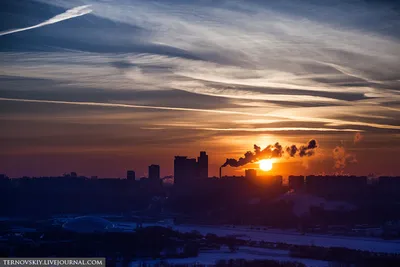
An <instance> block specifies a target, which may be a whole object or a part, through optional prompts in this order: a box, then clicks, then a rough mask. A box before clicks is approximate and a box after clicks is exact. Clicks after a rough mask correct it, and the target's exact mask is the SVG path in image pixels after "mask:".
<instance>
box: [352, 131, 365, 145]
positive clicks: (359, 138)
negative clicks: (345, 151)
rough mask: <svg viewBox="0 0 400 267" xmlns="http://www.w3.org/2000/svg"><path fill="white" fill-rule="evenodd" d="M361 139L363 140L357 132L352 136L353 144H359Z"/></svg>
mask: <svg viewBox="0 0 400 267" xmlns="http://www.w3.org/2000/svg"><path fill="white" fill-rule="evenodd" d="M363 139H364V136H363V135H362V134H361V133H360V132H357V133H356V134H355V135H354V144H357V143H359V142H361V141H362V140H363Z"/></svg>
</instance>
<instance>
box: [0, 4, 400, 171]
mask: <svg viewBox="0 0 400 267" xmlns="http://www.w3.org/2000/svg"><path fill="white" fill-rule="evenodd" d="M0 10H1V11H0V15H1V17H2V18H3V19H2V24H1V25H0V51H1V52H0V59H1V60H0V105H1V107H0V123H1V124H2V125H4V126H5V127H4V129H5V130H3V131H2V133H0V141H1V142H3V143H4V144H6V145H5V148H4V149H3V150H2V151H1V152H0V158H2V159H3V160H2V162H3V163H0V171H1V170H2V169H4V172H7V173H12V174H15V175H22V174H25V173H26V174H27V175H29V174H30V173H32V174H35V175H38V174H40V172H44V169H45V168H44V167H43V164H45V162H47V161H48V160H49V158H50V159H52V160H53V161H54V164H53V166H54V167H52V168H51V169H49V170H48V171H46V172H49V173H51V174H54V173H57V172H63V171H69V169H74V170H81V172H83V173H87V174H93V175H95V174H96V173H94V172H96V171H97V170H96V167H95V166H97V164H96V162H98V161H99V159H98V158H99V157H101V158H102V159H105V158H107V159H110V158H112V159H116V160H115V161H116V162H114V163H110V167H109V169H107V168H105V167H104V168H103V169H102V170H101V171H102V172H103V173H105V174H106V175H110V176H111V175H123V173H124V171H125V169H126V168H136V169H138V170H140V171H139V173H140V172H142V173H143V174H145V166H146V164H147V165H148V164H151V163H157V162H160V164H161V165H162V166H164V168H162V172H163V171H164V173H165V174H169V173H171V172H172V169H171V168H172V156H173V155H175V154H186V155H189V156H195V155H197V151H198V150H203V149H204V150H207V151H209V152H210V153H211V158H212V164H214V165H215V166H214V167H213V168H214V169H213V168H211V174H214V172H216V171H217V167H218V166H219V165H220V164H221V161H222V162H223V161H224V158H226V157H237V156H239V155H241V154H243V152H245V151H247V150H250V149H251V148H252V145H253V144H254V143H258V144H260V145H264V146H266V145H268V144H273V143H275V142H276V141H279V142H281V143H283V144H287V145H290V144H292V143H294V144H304V143H306V142H307V141H308V140H309V139H311V138H316V139H317V140H321V141H319V143H320V151H319V153H317V155H316V156H315V157H314V158H313V159H307V162H304V161H305V160H304V159H302V160H300V159H288V160H280V161H279V162H277V166H278V165H279V164H280V165H279V166H281V167H277V168H275V169H276V171H277V172H286V173H290V172H293V171H298V172H312V173H321V172H326V173H331V172H337V171H339V172H346V173H347V172H352V173H353V172H354V173H366V172H368V173H369V172H376V173H388V174H391V173H397V174H398V173H399V169H398V167H397V164H396V163H395V162H396V159H395V158H396V157H395V155H396V153H398V152H399V149H400V142H399V130H400V121H399V117H400V116H399V111H400V105H399V103H400V92H399V88H400V75H399V73H400V72H399V71H400V64H399V62H400V58H399V57H400V43H399V38H400V35H399V31H398V29H399V27H400V19H399V18H400V17H399V12H400V11H399V10H400V9H399V5H398V4H397V3H396V2H395V1H393V2H392V1H324V2H323V3H321V1H295V0H291V1H289V0H288V1H279V2H274V3H266V2H265V1H239V0H236V1H211V0H210V1H206V0H204V1H128V0H119V1H106V0H103V1H83V0H80V1H77V0H68V1H63V0H52V1H50V0H40V1H27V0H21V1H2V3H1V4H0ZM357 132H360V133H362V134H363V136H365V138H363V141H362V142H360V143H359V144H357V145H355V144H354V142H353V137H354V135H355V133H357ZM336 147H340V148H342V149H343V151H344V152H343V153H341V154H340V155H335V152H334V151H335V150H334V149H335V148H336ZM340 151H342V150H340ZM371 151H374V152H373V153H371ZM342 154H343V155H342ZM349 155H350V156H351V158H353V157H357V160H356V161H349V162H348V163H349V164H337V160H338V159H337V158H338V157H339V161H344V163H346V158H350V156H349ZM373 155H375V156H379V159H378V161H379V160H381V161H382V163H379V164H376V165H379V166H376V167H375V166H374V167H371V162H375V161H376V160H377V159H375V158H374V156H373ZM33 158H35V160H36V161H38V162H33V161H32V160H30V159H33ZM66 159H67V160H66ZM117 159H119V161H118V160H117ZM153 161H154V162H153ZM1 164H2V165H3V166H2V165H1ZM20 165H21V166H22V165H23V166H26V169H25V170H21V168H19V167H18V166H20ZM111 165H112V166H111ZM335 166H341V167H340V168H336V167H335ZM231 171H232V172H233V173H235V170H231ZM238 171H242V170H238ZM97 175H99V176H101V174H97Z"/></svg>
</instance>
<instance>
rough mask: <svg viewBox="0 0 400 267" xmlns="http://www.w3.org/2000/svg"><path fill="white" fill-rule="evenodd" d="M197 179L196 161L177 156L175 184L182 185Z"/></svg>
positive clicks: (175, 161)
mask: <svg viewBox="0 0 400 267" xmlns="http://www.w3.org/2000/svg"><path fill="white" fill-rule="evenodd" d="M196 177H197V162H196V159H188V157H185V156H176V157H175V160H174V184H182V183H185V182H187V181H190V180H193V179H195V178H196Z"/></svg>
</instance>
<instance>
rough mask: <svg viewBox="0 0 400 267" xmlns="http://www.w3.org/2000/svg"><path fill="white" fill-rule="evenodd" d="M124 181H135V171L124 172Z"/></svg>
mask: <svg viewBox="0 0 400 267" xmlns="http://www.w3.org/2000/svg"><path fill="white" fill-rule="evenodd" d="M149 173H150V172H149ZM126 179H128V180H135V179H136V175H135V171H132V170H129V171H127V172H126Z"/></svg>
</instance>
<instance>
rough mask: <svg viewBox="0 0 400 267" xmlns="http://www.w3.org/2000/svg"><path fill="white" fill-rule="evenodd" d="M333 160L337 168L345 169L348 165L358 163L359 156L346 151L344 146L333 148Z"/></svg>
mask: <svg viewBox="0 0 400 267" xmlns="http://www.w3.org/2000/svg"><path fill="white" fill-rule="evenodd" d="M333 160H334V161H335V169H338V170H343V169H344V168H345V167H346V166H347V165H349V164H352V163H357V158H356V156H355V155H353V154H349V153H347V152H346V149H345V148H344V147H342V146H337V147H335V149H333Z"/></svg>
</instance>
